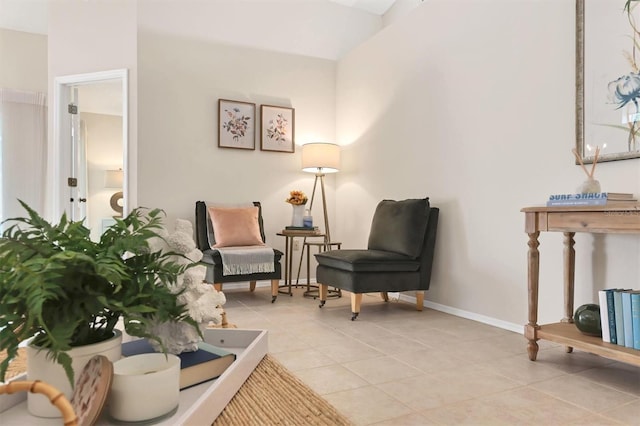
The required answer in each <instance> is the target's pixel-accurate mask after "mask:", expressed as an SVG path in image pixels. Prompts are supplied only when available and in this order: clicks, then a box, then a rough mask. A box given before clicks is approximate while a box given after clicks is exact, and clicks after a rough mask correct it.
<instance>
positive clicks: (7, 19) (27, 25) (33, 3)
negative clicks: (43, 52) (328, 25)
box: [0, 0, 396, 34]
mask: <svg viewBox="0 0 640 426" xmlns="http://www.w3.org/2000/svg"><path fill="white" fill-rule="evenodd" d="M51 1H55V0H0V28H7V29H10V30H16V31H24V32H28V33H36V34H47V8H48V3H49V2H51ZM267 1H269V0H267ZM328 1H331V2H333V3H338V4H341V5H343V6H347V7H353V8H356V9H360V10H364V11H366V12H369V13H373V14H375V15H380V16H382V15H384V14H385V13H386V12H387V11H388V10H389V8H390V7H391V6H393V4H394V3H395V2H396V0H328Z"/></svg>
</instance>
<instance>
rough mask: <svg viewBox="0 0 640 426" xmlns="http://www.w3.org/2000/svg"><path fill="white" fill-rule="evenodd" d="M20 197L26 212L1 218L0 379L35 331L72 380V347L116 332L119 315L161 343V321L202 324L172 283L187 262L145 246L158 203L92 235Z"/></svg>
mask: <svg viewBox="0 0 640 426" xmlns="http://www.w3.org/2000/svg"><path fill="white" fill-rule="evenodd" d="M20 203H21V204H22V206H23V207H24V208H25V209H26V211H27V216H26V217H19V218H13V219H8V220H6V221H5V222H3V224H4V226H5V227H6V229H5V230H4V232H3V233H2V237H1V238H0V350H5V351H6V353H7V357H6V359H5V360H3V361H2V362H1V363H0V381H1V380H4V376H5V373H6V370H7V367H8V365H9V362H10V361H11V360H12V359H13V358H15V356H16V355H17V351H18V346H19V344H20V343H21V342H23V341H25V340H27V339H30V338H33V339H32V340H31V345H35V346H37V347H39V348H41V349H42V350H44V351H46V353H47V356H48V357H49V358H50V359H52V360H54V361H55V362H57V363H58V364H60V365H61V366H62V367H63V368H64V372H65V373H66V376H67V378H68V380H69V382H70V383H71V384H73V380H74V374H73V369H72V367H71V365H72V360H71V358H70V357H69V355H68V354H67V351H69V350H70V349H71V348H74V347H78V346H82V345H86V344H91V343H95V342H100V341H102V340H105V339H109V338H111V337H112V336H113V335H114V328H115V326H116V324H117V323H118V321H119V319H122V321H123V323H124V328H125V331H126V332H127V333H128V334H129V335H132V336H137V337H144V338H148V339H152V340H156V341H158V342H160V343H161V344H162V342H161V340H160V339H158V337H156V336H153V335H151V334H150V333H149V331H148V330H150V328H151V326H152V325H153V324H155V323H157V322H166V321H186V322H187V323H189V324H191V325H193V326H194V328H196V329H197V330H198V332H200V331H199V328H198V326H197V324H196V322H195V321H194V320H193V319H192V318H190V317H189V316H188V313H187V309H186V307H185V306H184V305H181V304H179V303H178V302H177V296H178V294H179V293H178V294H173V293H172V292H171V288H170V287H171V285H173V284H175V281H176V277H177V276H178V275H179V274H181V273H182V272H184V269H185V268H187V267H189V266H190V265H187V266H181V265H178V264H177V263H175V262H172V261H171V260H170V257H171V256H172V255H175V253H164V252H152V251H151V250H150V249H149V246H148V240H149V239H150V238H156V237H160V235H159V234H158V231H159V230H161V229H162V220H161V216H162V211H161V210H159V209H153V210H147V209H135V210H134V211H132V212H131V213H130V214H129V215H128V216H127V217H125V218H122V219H116V223H115V224H114V225H112V226H110V227H109V228H108V229H107V230H106V231H105V232H104V233H103V234H102V236H101V238H100V241H92V240H91V238H90V231H89V229H88V228H86V227H85V226H84V225H83V223H82V222H74V221H69V220H67V217H66V215H64V214H63V215H62V218H61V219H60V221H59V223H57V224H51V223H49V222H47V221H46V220H44V219H43V218H42V217H41V216H40V215H39V214H38V213H37V212H36V211H34V210H33V209H32V208H30V207H29V206H28V205H27V204H25V203H24V202H22V201H20Z"/></svg>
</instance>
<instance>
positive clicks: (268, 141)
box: [260, 105, 295, 152]
mask: <svg viewBox="0 0 640 426" xmlns="http://www.w3.org/2000/svg"><path fill="white" fill-rule="evenodd" d="M294 132H295V110H294V109H293V108H287V107H279V106H273V105H260V149H261V150H262V151H279V152H294V151H295V136H294Z"/></svg>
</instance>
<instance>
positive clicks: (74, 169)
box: [50, 70, 129, 239]
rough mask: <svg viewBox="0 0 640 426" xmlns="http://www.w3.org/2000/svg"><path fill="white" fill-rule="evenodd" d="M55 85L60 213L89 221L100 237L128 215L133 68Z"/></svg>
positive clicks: (65, 79)
mask: <svg viewBox="0 0 640 426" xmlns="http://www.w3.org/2000/svg"><path fill="white" fill-rule="evenodd" d="M54 87H55V89H54V105H55V109H54V139H53V147H52V148H53V149H52V151H51V152H52V153H54V154H53V155H51V156H50V159H51V161H52V162H53V164H52V171H53V177H54V178H53V179H52V181H53V188H52V194H53V197H52V198H53V199H52V203H51V204H52V210H53V215H54V217H59V216H60V215H61V214H62V213H63V212H66V213H67V215H68V217H69V218H70V219H71V220H74V221H79V220H84V221H85V225H86V226H87V227H88V228H89V229H91V236H92V239H98V238H99V236H100V235H101V233H102V229H103V228H104V227H106V226H108V225H110V224H111V223H113V221H114V220H115V219H114V217H118V216H121V215H122V214H125V215H126V214H127V212H128V209H129V206H128V202H127V201H128V193H129V191H128V189H129V185H128V155H127V154H128V146H129V144H128V120H127V118H128V111H127V105H128V95H127V92H128V82H127V70H113V71H104V72H98V73H89V74H79V75H72V76H64V77H58V78H56V79H55V86H54Z"/></svg>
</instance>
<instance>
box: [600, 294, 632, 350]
mask: <svg viewBox="0 0 640 426" xmlns="http://www.w3.org/2000/svg"><path fill="white" fill-rule="evenodd" d="M598 298H599V301H600V322H601V325H602V340H603V341H605V342H607V343H612V344H616V345H620V346H624V347H627V348H632V349H640V291H639V290H625V289H619V288H611V289H606V290H600V291H599V292H598Z"/></svg>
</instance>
